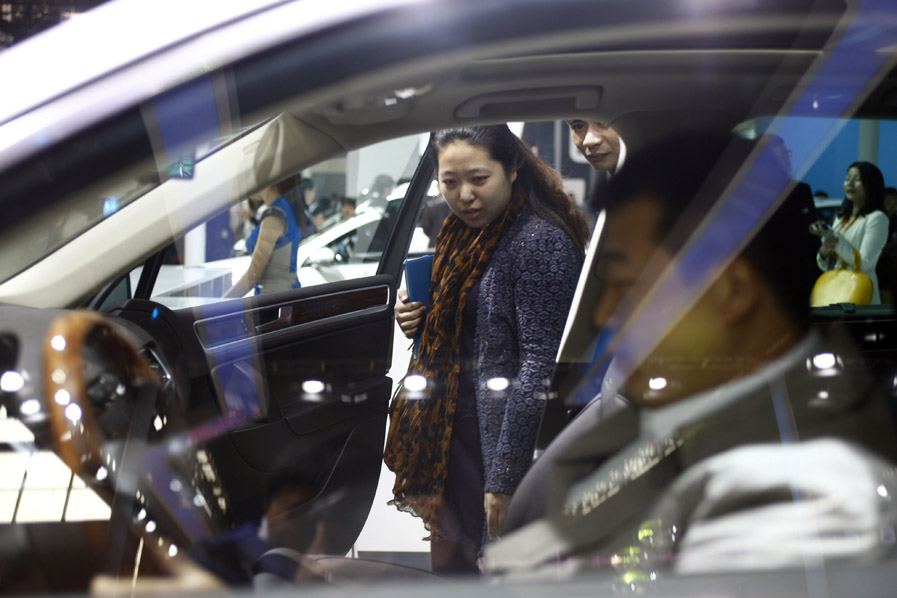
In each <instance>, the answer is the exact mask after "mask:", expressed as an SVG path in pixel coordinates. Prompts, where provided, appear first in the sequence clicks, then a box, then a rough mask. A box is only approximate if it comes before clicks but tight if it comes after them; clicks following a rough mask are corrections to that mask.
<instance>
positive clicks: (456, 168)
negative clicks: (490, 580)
mask: <svg viewBox="0 0 897 598" xmlns="http://www.w3.org/2000/svg"><path fill="white" fill-rule="evenodd" d="M431 144H432V147H433V148H434V150H435V159H436V169H437V177H438V181H439V191H440V192H441V193H442V195H443V196H444V197H445V199H446V201H447V202H448V205H449V206H450V207H451V211H452V213H451V215H449V217H448V218H447V219H446V221H445V224H444V225H443V227H442V230H441V231H440V233H439V237H438V240H437V242H436V249H435V258H434V263H433V273H432V277H431V288H430V300H429V309H425V308H424V306H423V305H422V304H421V303H416V302H409V300H408V294H407V292H405V291H404V290H403V291H402V292H400V293H399V301H398V302H397V303H396V308H395V313H396V321H397V322H398V324H399V326H400V327H401V329H402V331H403V332H404V334H405V335H406V336H407V337H409V338H411V337H413V336H414V335H415V334H416V333H417V331H418V329H419V328H421V327H423V334H422V337H421V341H420V347H419V350H418V353H417V355H416V357H414V358H413V359H412V362H411V364H410V367H409V370H408V376H407V377H406V379H405V380H406V382H405V384H404V388H403V391H402V392H401V393H400V394H399V395H398V397H397V399H396V400H395V401H394V403H393V405H392V407H391V410H390V425H389V435H388V439H387V443H386V450H385V456H384V461H385V463H386V465H387V466H388V467H389V468H390V469H391V470H392V471H393V472H394V473H395V474H396V479H395V485H394V487H393V495H394V499H393V500H392V501H391V504H393V505H395V506H396V507H398V508H399V510H402V511H406V512H410V513H412V514H414V515H416V516H418V517H421V518H422V519H423V521H424V524H425V526H426V527H427V529H428V530H429V532H430V536H429V537H428V539H429V540H431V541H432V544H431V561H432V567H433V570H434V571H435V572H437V573H444V574H478V572H479V564H478V557H479V556H480V553H481V550H482V548H483V546H484V545H485V544H486V543H487V542H488V541H490V540H494V539H495V538H498V537H499V536H500V535H501V532H502V524H503V519H504V514H505V511H506V509H507V505H508V501H509V500H510V496H511V493H513V492H514V489H515V488H516V487H517V484H518V483H519V481H520V479H521V477H522V476H523V474H524V472H525V471H526V470H527V468H528V467H529V465H530V463H531V461H532V454H533V448H534V443H535V437H536V432H537V428H538V425H539V421H540V418H541V414H542V409H543V404H544V400H545V398H546V393H547V391H548V388H547V387H546V384H545V380H546V379H547V378H549V377H550V375H551V372H552V369H553V367H554V360H555V355H556V353H557V350H558V345H559V343H560V339H561V334H562V332H563V328H564V323H565V321H566V317H567V311H568V309H569V306H570V303H571V301H572V298H573V293H574V291H575V288H576V281H577V279H578V277H579V271H580V267H581V263H582V259H583V252H584V247H585V243H586V240H587V235H588V228H587V224H586V222H585V218H584V216H583V215H582V214H581V213H580V212H579V210H578V208H576V206H574V205H573V203H572V202H571V201H570V199H569V197H568V196H567V195H566V193H564V190H563V186H562V179H561V177H560V175H559V174H558V173H557V172H556V171H555V170H553V169H552V168H551V167H550V166H548V164H546V163H545V162H544V161H543V160H541V159H540V158H539V157H538V156H536V155H535V154H533V153H532V151H531V150H530V149H529V148H528V147H527V146H526V145H525V144H524V143H523V142H522V141H521V140H520V139H518V138H517V137H516V136H515V135H514V134H513V133H512V132H511V130H510V129H509V128H508V127H507V126H506V125H501V126H477V127H465V128H459V129H449V130H444V131H439V132H436V133H434V134H433V136H432V138H431ZM457 364H459V365H460V367H458V365H457ZM415 379H417V380H420V379H422V380H424V381H425V384H424V387H423V388H420V387H419V386H418V387H414V386H412V382H411V381H412V380H415Z"/></svg>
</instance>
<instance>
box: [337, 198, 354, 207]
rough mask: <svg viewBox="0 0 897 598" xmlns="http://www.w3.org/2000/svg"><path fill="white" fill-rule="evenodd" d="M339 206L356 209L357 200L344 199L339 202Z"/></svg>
mask: <svg viewBox="0 0 897 598" xmlns="http://www.w3.org/2000/svg"><path fill="white" fill-rule="evenodd" d="M339 205H340V206H352V207H353V208H354V207H355V200H354V199H352V198H351V197H343V198H342V199H340V200H339Z"/></svg>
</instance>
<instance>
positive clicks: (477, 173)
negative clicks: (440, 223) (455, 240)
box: [437, 141, 517, 228]
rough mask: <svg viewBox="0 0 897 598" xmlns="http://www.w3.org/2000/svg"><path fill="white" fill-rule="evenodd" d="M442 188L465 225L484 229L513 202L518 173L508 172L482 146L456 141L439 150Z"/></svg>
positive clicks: (453, 210) (453, 209)
mask: <svg viewBox="0 0 897 598" xmlns="http://www.w3.org/2000/svg"><path fill="white" fill-rule="evenodd" d="M437 170H438V172H437V176H438V177H439V191H440V192H441V193H442V195H443V197H445V200H446V201H447V202H448V205H449V207H451V208H452V212H454V213H455V215H457V216H458V218H460V219H461V220H463V221H464V223H465V224H467V225H468V226H471V227H473V228H482V227H484V226H486V225H487V224H489V223H490V222H492V221H493V220H495V219H496V218H497V217H499V216H500V215H501V214H502V213H503V212H504V210H505V208H506V207H507V205H508V203H509V202H510V201H511V185H512V184H513V183H514V181H515V180H517V173H516V172H512V173H511V175H510V176H508V175H507V174H505V169H504V167H503V166H502V165H501V162H497V161H496V160H493V159H492V156H490V155H489V152H488V151H486V149H485V148H484V147H481V146H479V145H470V144H469V143H467V142H464V141H455V142H453V143H451V144H449V145H447V146H445V147H444V148H442V149H441V150H439V164H438V169H437Z"/></svg>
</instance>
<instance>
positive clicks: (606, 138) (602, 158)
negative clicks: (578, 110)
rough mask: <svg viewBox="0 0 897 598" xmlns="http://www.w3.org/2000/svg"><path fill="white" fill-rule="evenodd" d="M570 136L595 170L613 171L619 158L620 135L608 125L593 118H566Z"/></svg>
mask: <svg viewBox="0 0 897 598" xmlns="http://www.w3.org/2000/svg"><path fill="white" fill-rule="evenodd" d="M567 125H568V126H569V127H570V136H571V137H572V138H573V143H574V144H575V145H576V147H577V149H579V151H580V152H582V155H583V156H585V158H586V160H588V161H589V164H591V165H592V168H594V169H595V170H606V171H608V172H614V170H616V168H617V162H618V161H619V159H620V136H619V135H618V134H617V132H616V131H615V130H614V129H613V127H611V126H609V125H605V124H603V123H599V122H597V121H594V120H579V119H573V120H568V121H567Z"/></svg>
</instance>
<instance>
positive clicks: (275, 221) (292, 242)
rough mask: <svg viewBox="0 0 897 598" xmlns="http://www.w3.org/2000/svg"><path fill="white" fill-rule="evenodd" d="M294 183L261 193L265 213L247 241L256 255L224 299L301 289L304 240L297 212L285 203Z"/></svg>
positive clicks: (287, 181)
mask: <svg viewBox="0 0 897 598" xmlns="http://www.w3.org/2000/svg"><path fill="white" fill-rule="evenodd" d="M294 182H295V181H294V180H293V179H286V180H284V181H281V182H279V183H277V184H275V185H272V186H270V187H267V188H265V189H262V190H261V191H260V192H259V193H258V196H259V198H260V199H261V200H262V201H263V202H264V211H263V212H262V213H261V215H260V216H259V223H258V226H256V227H255V229H254V230H253V231H252V233H250V235H249V237H248V238H247V239H246V251H247V252H248V253H249V254H250V255H252V260H251V261H250V263H249V268H247V270H246V272H244V273H243V275H242V276H241V277H240V279H239V280H238V281H237V282H236V283H235V284H234V285H233V286H232V287H231V288H230V289H228V290H227V291H226V292H225V293H224V297H242V296H244V295H245V294H246V293H248V292H249V291H250V290H253V291H254V293H255V294H256V295H261V294H267V293H274V292H277V291H285V290H289V289H297V288H299V286H300V284H299V278H298V276H297V274H296V259H297V256H296V252H297V251H298V250H299V242H300V241H301V240H302V230H301V229H300V228H299V223H298V222H297V220H296V217H295V216H294V215H293V208H292V207H291V206H290V203H289V202H288V201H287V200H286V199H284V194H285V193H286V192H287V191H289V190H290V189H292V188H293V186H294Z"/></svg>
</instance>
